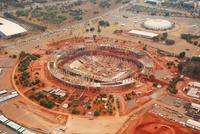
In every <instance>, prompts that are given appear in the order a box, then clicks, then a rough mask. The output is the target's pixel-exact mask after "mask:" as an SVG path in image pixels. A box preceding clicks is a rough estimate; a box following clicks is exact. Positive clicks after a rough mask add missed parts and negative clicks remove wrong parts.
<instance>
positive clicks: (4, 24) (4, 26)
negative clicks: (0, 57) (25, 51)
mask: <svg viewBox="0 0 200 134" xmlns="http://www.w3.org/2000/svg"><path fill="white" fill-rule="evenodd" d="M0 32H2V33H3V34H4V35H5V36H12V35H15V34H20V33H25V32H27V30H26V29H24V28H23V27H21V26H20V25H18V24H16V23H14V22H11V21H9V20H6V19H4V18H1V17H0Z"/></svg>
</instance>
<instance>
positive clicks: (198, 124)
mask: <svg viewBox="0 0 200 134" xmlns="http://www.w3.org/2000/svg"><path fill="white" fill-rule="evenodd" d="M186 126H188V127H191V128H195V129H197V130H200V122H198V121H195V120H191V119H188V120H187V121H186Z"/></svg>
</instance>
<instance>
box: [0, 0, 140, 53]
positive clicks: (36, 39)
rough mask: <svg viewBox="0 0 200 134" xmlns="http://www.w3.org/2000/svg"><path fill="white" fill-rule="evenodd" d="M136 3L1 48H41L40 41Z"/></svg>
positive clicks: (133, 0)
mask: <svg viewBox="0 0 200 134" xmlns="http://www.w3.org/2000/svg"><path fill="white" fill-rule="evenodd" d="M134 2H136V1H135V0H132V1H131V2H129V3H127V4H124V5H122V6H120V7H118V8H116V9H113V10H111V11H108V12H106V13H104V14H101V15H99V16H96V17H94V18H91V19H89V20H83V21H81V22H80V23H77V24H75V25H72V26H70V25H66V26H65V27H64V28H60V29H57V30H53V31H50V30H48V31H46V32H44V33H42V34H39V35H35V36H33V37H29V38H26V39H24V40H21V41H18V42H15V43H11V44H3V45H2V46H1V47H3V48H5V49H16V48H17V47H16V46H20V47H21V46H24V45H30V44H31V45H34V46H36V44H39V45H40V46H42V45H43V44H42V43H40V42H42V40H43V41H44V40H45V39H47V38H49V37H55V36H56V35H58V34H60V33H63V32H67V31H68V32H69V31H70V30H73V29H79V28H80V27H81V26H83V25H84V24H87V23H91V22H92V21H94V20H97V19H102V18H103V17H104V16H106V15H109V14H111V15H112V13H113V12H115V11H118V10H120V9H122V8H124V7H126V6H128V5H129V4H132V3H134Z"/></svg>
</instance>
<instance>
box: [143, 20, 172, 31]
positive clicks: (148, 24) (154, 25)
mask: <svg viewBox="0 0 200 134" xmlns="http://www.w3.org/2000/svg"><path fill="white" fill-rule="evenodd" d="M143 26H144V27H145V28H146V29H151V30H168V29H171V28H172V27H173V24H172V23H171V22H170V21H168V20H162V19H148V20H146V21H145V22H144V23H143Z"/></svg>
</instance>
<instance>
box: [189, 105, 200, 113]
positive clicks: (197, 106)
mask: <svg viewBox="0 0 200 134" xmlns="http://www.w3.org/2000/svg"><path fill="white" fill-rule="evenodd" d="M191 108H194V109H196V110H197V111H200V105H199V104H196V103H191Z"/></svg>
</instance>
